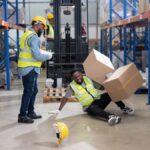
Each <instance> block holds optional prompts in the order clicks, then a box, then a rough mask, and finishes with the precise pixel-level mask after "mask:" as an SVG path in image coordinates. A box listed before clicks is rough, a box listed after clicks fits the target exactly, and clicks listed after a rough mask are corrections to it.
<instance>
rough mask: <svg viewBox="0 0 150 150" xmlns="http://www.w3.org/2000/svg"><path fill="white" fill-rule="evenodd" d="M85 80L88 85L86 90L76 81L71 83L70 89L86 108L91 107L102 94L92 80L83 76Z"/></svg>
mask: <svg viewBox="0 0 150 150" xmlns="http://www.w3.org/2000/svg"><path fill="white" fill-rule="evenodd" d="M83 80H84V83H85V84H86V87H85V88H86V89H85V88H84V87H83V86H82V85H80V84H78V83H76V82H75V81H72V82H71V83H70V87H71V88H72V90H73V91H74V93H75V97H76V98H77V99H78V100H79V102H80V103H81V105H82V106H83V107H85V106H89V105H90V104H91V103H92V102H93V101H94V99H95V98H97V97H99V96H100V92H99V91H98V90H97V89H95V88H94V86H93V84H92V82H91V80H89V79H88V78H87V77H86V76H83ZM87 91H88V92H87Z"/></svg>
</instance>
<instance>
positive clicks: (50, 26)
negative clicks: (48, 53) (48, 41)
mask: <svg viewBox="0 0 150 150" xmlns="http://www.w3.org/2000/svg"><path fill="white" fill-rule="evenodd" d="M47 26H48V27H49V31H48V37H50V38H54V29H53V27H52V25H51V24H48V25H47Z"/></svg>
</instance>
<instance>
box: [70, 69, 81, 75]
mask: <svg viewBox="0 0 150 150" xmlns="http://www.w3.org/2000/svg"><path fill="white" fill-rule="evenodd" d="M77 71H78V72H81V73H83V70H82V69H79V68H75V69H73V70H71V72H70V76H71V77H72V76H73V74H74V73H75V72H77Z"/></svg>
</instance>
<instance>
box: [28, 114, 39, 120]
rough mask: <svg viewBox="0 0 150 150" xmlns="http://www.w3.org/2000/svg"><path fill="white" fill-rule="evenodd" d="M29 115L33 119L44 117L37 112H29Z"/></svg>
mask: <svg viewBox="0 0 150 150" xmlns="http://www.w3.org/2000/svg"><path fill="white" fill-rule="evenodd" d="M28 117H29V118H31V119H40V118H42V116H41V115H37V114H36V113H33V114H28Z"/></svg>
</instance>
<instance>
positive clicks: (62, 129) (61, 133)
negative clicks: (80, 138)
mask: <svg viewBox="0 0 150 150" xmlns="http://www.w3.org/2000/svg"><path fill="white" fill-rule="evenodd" d="M54 129H55V131H56V137H57V138H58V144H61V143H62V140H64V139H65V138H67V137H68V136H69V129H68V127H67V125H66V124H65V123H63V122H57V123H55V124H54Z"/></svg>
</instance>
